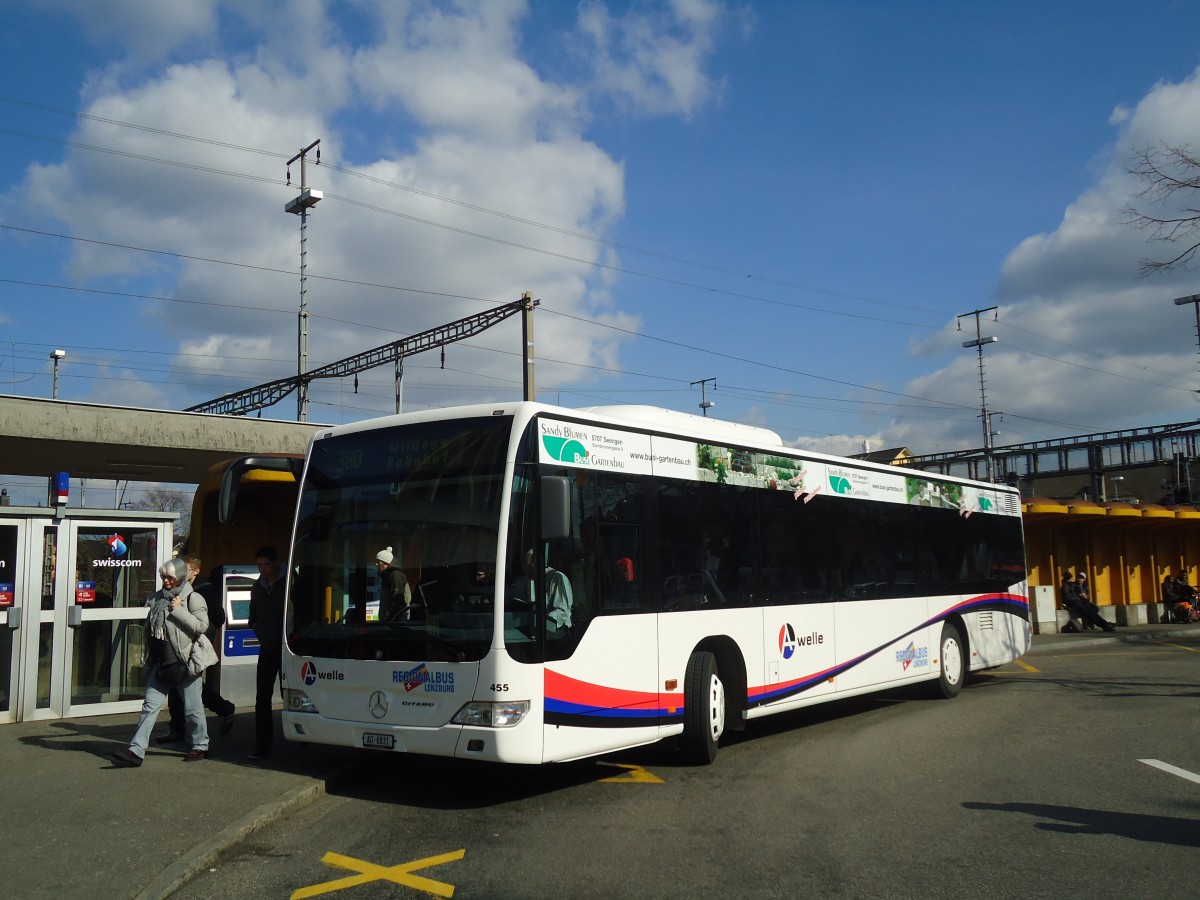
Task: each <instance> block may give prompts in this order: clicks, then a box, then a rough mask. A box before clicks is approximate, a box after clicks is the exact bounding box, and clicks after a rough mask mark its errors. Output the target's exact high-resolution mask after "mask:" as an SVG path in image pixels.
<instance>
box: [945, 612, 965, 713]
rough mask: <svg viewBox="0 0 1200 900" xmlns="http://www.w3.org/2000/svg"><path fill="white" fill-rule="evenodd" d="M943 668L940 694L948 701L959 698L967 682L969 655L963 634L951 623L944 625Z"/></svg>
mask: <svg viewBox="0 0 1200 900" xmlns="http://www.w3.org/2000/svg"><path fill="white" fill-rule="evenodd" d="M941 667H942V669H941V675H940V676H939V677H938V693H939V694H940V695H941V696H942V697H945V698H946V699H947V700H949V699H950V698H952V697H957V696H958V693H959V691H961V690H962V688H963V684H964V683H965V682H966V680H967V654H966V648H965V646H964V644H963V638H962V633H961V632H960V631H959V630H958V626H956V625H952V624H951V623H949V622H946V623H945V624H943V625H942V641H941Z"/></svg>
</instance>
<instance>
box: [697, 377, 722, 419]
mask: <svg viewBox="0 0 1200 900" xmlns="http://www.w3.org/2000/svg"><path fill="white" fill-rule="evenodd" d="M710 381H711V382H712V386H713V393H714V394H715V393H716V392H717V379H715V378H701V379H700V380H699V381H693V382H692V384H691V386H692V387H695V386H696V385H700V412H701V413H702V414H703V415H705V416H707V415H708V411H709V410H710V409H712V408H713V407H714V406H716V405H717V401H715V400H709V399H708V395H707V394H706V393H705V390H704V388H705V386H706V385H707V384H708V383H709V382H710Z"/></svg>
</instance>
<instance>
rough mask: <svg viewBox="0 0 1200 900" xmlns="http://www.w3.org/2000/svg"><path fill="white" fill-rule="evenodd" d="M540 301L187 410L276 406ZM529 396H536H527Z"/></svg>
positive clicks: (526, 300) (233, 411)
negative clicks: (320, 382)
mask: <svg viewBox="0 0 1200 900" xmlns="http://www.w3.org/2000/svg"><path fill="white" fill-rule="evenodd" d="M540 302H541V301H539V300H534V299H532V297H531V295H530V294H529V293H526V294H525V295H524V296H522V297H521V299H520V300H514V301H513V302H511V303H505V304H503V305H502V306H497V307H495V308H494V309H489V310H487V311H486V312H481V313H476V314H475V315H473V316H464V317H463V318H461V319H458V320H456V321H454V322H450V323H448V324H446V325H438V326H437V327H435V328H430V329H429V330H427V331H422V332H419V333H418V334H414V335H410V336H409V337H406V338H401V339H400V340H398V341H392V342H391V343H390V344H384V345H383V346H381V347H376V348H375V349H373V350H367V351H366V352H364V353H358V354H355V355H354V356H348V357H346V358H345V359H342V360H338V361H337V362H334V363H330V364H329V365H326V366H320V367H319V368H316V369H312V370H311V371H308V372H305V373H303V374H299V375H291V376H289V377H287V378H278V379H276V380H275V381H268V382H267V383H266V384H260V385H258V386H257V387H252V388H247V389H246V390H243V391H235V392H234V393H232V394H225V395H224V396H223V397H218V398H217V399H215V400H209V401H208V402H207V403H199V404H197V405H196V406H189V407H188V408H187V409H186V410H184V411H185V412H203V413H219V414H222V415H229V416H244V415H246V414H247V413H250V412H254V411H255V410H259V409H266V408H267V407H268V406H273V405H274V404H276V403H278V402H279V401H280V400H282V399H283V398H284V397H286V396H288V394H290V393H291V392H292V391H294V390H296V389H297V388H298V387H300V386H301V385H303V386H305V387H307V386H308V383H309V382H311V381H316V380H317V379H320V378H343V377H345V376H348V375H354V374H357V373H358V372H364V371H366V370H368V369H374V368H376V367H378V366H384V365H387V364H388V363H399V361H400V360H402V359H404V357H406V356H412V355H413V354H416V353H421V352H423V351H425V350H432V349H434V348H435V347H444V346H445V345H447V344H453V343H455V342H456V341H461V340H465V339H466V338H469V337H474V336H475V335H477V334H479V333H480V332H481V331H486V330H487V329H489V328H491V327H492V326H493V325H498V324H499V323H500V322H503V321H504V320H505V319H507V318H509V317H510V316H514V315H516V314H517V313H520V312H525V313H529V312H531V311H532V310H533V307H535V306H537V305H538V304H539V303H540ZM531 348H532V343H531V342H529V341H527V342H526V345H525V352H526V354H527V355H529V354H530V351H531ZM525 366H526V371H527V373H529V375H528V379H529V380H528V381H527V384H526V393H527V394H528V393H529V391H531V390H532V374H531V373H532V366H533V361H532V359H531V358H529V359H526V361H525ZM526 399H532V398H531V397H526Z"/></svg>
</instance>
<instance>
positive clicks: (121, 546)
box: [92, 534, 142, 569]
mask: <svg viewBox="0 0 1200 900" xmlns="http://www.w3.org/2000/svg"><path fill="white" fill-rule="evenodd" d="M108 551H109V552H110V553H111V554H112V556H101V557H99V558H98V559H93V560H92V568H95V569H115V568H128V569H136V568H139V567H140V566H141V564H142V561H141V560H140V559H123V558H122V557H124V556H125V554H126V553H128V552H129V546H128V545H127V544H126V543H125V539H124V538H122V537H121V536H120V535H119V534H113V535H110V536H109V538H108Z"/></svg>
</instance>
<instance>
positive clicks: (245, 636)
mask: <svg viewBox="0 0 1200 900" xmlns="http://www.w3.org/2000/svg"><path fill="white" fill-rule="evenodd" d="M220 573H221V598H222V602H223V603H224V604H225V645H224V648H223V651H222V656H223V657H224V665H226V666H237V665H247V664H255V663H257V662H258V638H257V637H255V636H254V632H253V631H251V630H250V589H251V587H253V585H254V582H256V581H257V580H258V574H259V573H258V566H222V567H221V569H220Z"/></svg>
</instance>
